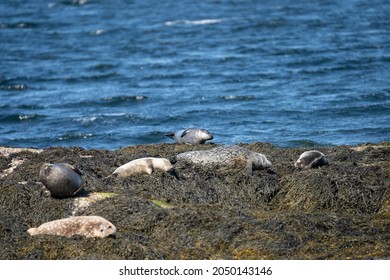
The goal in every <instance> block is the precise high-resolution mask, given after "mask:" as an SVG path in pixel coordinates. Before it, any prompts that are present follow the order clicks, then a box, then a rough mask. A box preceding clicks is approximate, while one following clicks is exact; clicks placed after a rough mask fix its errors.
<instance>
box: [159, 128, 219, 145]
mask: <svg viewBox="0 0 390 280" xmlns="http://www.w3.org/2000/svg"><path fill="white" fill-rule="evenodd" d="M165 136H167V137H169V138H172V139H173V140H174V141H175V142H176V143H186V144H204V143H205V142H206V141H207V140H212V139H213V138H214V137H213V135H212V134H211V133H210V132H209V131H208V130H206V129H199V128H188V129H185V130H178V131H175V132H171V133H167V134H165Z"/></svg>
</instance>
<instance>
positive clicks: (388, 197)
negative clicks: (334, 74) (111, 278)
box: [0, 142, 390, 259]
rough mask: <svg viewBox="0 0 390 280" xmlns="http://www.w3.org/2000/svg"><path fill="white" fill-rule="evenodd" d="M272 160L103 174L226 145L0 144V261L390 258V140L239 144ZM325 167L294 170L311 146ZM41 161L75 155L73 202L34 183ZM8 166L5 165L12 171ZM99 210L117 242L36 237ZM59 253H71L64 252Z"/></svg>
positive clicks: (69, 159) (71, 159)
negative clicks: (79, 180)
mask: <svg viewBox="0 0 390 280" xmlns="http://www.w3.org/2000/svg"><path fill="white" fill-rule="evenodd" d="M237 145H239V146H242V147H245V148H247V149H249V150H252V151H254V152H259V153H262V154H264V155H266V156H267V158H268V159H269V160H270V161H271V162H272V167H271V168H270V169H267V170H255V171H253V173H251V174H249V173H248V172H246V171H245V170H243V169H242V168H240V166H234V167H231V168H227V169H216V170H210V169H206V168H202V167H199V166H197V167H195V166H191V165H188V164H187V165H186V164H174V169H175V176H173V175H172V174H171V173H168V172H162V171H156V172H153V173H152V174H151V175H136V176H133V177H129V178H124V179H115V180H110V181H104V180H103V178H104V177H106V176H108V175H110V174H111V173H112V172H113V170H115V169H116V168H117V167H118V166H120V165H122V164H124V163H126V162H129V161H131V160H133V159H136V158H141V157H163V158H171V157H173V156H175V155H177V154H179V153H182V152H185V151H191V150H206V149H211V148H213V147H216V146H220V145H219V144H212V143H210V144H205V145H186V144H173V143H161V144H148V145H135V146H127V147H124V148H121V149H117V150H104V149H84V148H81V147H50V148H47V149H32V148H11V147H0V159H1V161H0V170H1V171H0V186H1V189H0V190H1V194H0V208H1V209H0V210H1V211H0V213H1V214H0V215H1V217H0V218H1V219H0V245H1V246H2V247H4V250H3V251H2V252H1V253H0V259H32V258H34V259H389V258H390V253H389V250H388V248H389V246H390V244H389V241H388V240H389V234H388V232H389V229H390V225H389V222H388V221H389V217H390V162H389V160H388V158H389V155H390V142H381V143H376V144H372V143H365V144H361V145H350V146H348V145H342V146H330V147H322V146H321V147H308V148H302V147H300V148H293V147H286V148H281V147H276V146H274V145H272V144H269V143H262V142H256V143H242V144H237ZM311 149H318V150H320V151H322V152H324V153H325V154H326V156H327V157H328V160H329V162H330V165H329V166H324V167H320V168H316V169H307V170H298V169H297V168H295V167H294V162H295V161H296V160H297V159H298V157H299V155H300V154H301V153H302V152H303V151H305V150H311ZM43 162H52V163H59V162H67V163H70V164H73V165H75V166H77V167H78V168H79V169H80V170H81V171H82V172H83V176H84V178H85V181H86V183H85V186H84V190H83V192H82V193H81V194H79V195H76V196H75V197H71V198H66V199H56V198H53V197H51V196H50V193H48V191H47V190H46V189H45V187H44V186H43V185H42V184H41V183H40V182H38V173H39V168H40V166H41V164H42V163H43ZM4 170H8V171H6V172H4ZM72 215H73V216H79V215H100V216H102V217H104V218H106V219H108V220H110V221H111V222H112V223H113V224H115V225H116V227H117V230H118V236H117V238H116V239H99V240H96V239H85V238H82V237H73V238H64V237H58V236H39V237H35V236H34V237H31V236H29V235H28V234H27V229H28V228H29V227H37V226H39V225H40V224H42V223H44V222H47V221H51V220H55V219H59V218H65V217H68V216H72ZM59 248H67V249H66V250H59Z"/></svg>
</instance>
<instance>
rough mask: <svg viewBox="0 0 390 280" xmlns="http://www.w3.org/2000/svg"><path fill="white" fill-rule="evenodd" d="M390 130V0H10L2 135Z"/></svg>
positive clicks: (2, 138) (29, 140)
mask: <svg viewBox="0 0 390 280" xmlns="http://www.w3.org/2000/svg"><path fill="white" fill-rule="evenodd" d="M189 127H198V128H205V129H208V130H209V131H210V132H211V133H212V134H213V135H214V139H213V142H214V143H224V144H236V143H249V142H268V143H271V144H274V145H276V146H280V147H297V146H318V145H319V146H321V145H324V146H328V145H329V146H331V145H354V144H360V143H367V142H371V143H379V142H382V141H389V140H390V1H388V0H369V1H368V0H347V1H336V0H321V1H320V0H317V1H313V0H312V1H304V0H294V1H293V0H291V1H288V0H285V1H284V0H231V1H222V0H205V1H201V0H200V1H193V0H182V1H179V0H178V1H160V0H150V1H147V0H142V1H141V0H113V1H106V0H90V1H88V0H63V1H61V0H47V1H46V0H34V1H22V0H0V146H13V147H35V148H46V147H51V146H80V147H83V148H103V149H117V148H121V147H125V146H129V145H140V144H154V143H172V140H171V139H170V138H168V137H166V136H165V135H164V134H165V133H168V132H172V131H175V130H179V129H185V128H189Z"/></svg>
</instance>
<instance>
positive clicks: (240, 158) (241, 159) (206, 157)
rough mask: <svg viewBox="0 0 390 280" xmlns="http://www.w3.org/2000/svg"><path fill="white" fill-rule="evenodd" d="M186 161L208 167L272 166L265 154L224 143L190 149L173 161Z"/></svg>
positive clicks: (256, 167)
mask: <svg viewBox="0 0 390 280" xmlns="http://www.w3.org/2000/svg"><path fill="white" fill-rule="evenodd" d="M179 161H182V162H185V163H188V164H195V165H202V166H204V167H207V168H220V167H228V166H237V165H244V166H245V167H246V168H247V169H248V171H253V170H261V169H266V168H269V167H271V166H272V164H271V162H270V161H269V160H268V159H267V157H266V156H265V155H263V154H260V153H256V152H253V151H251V150H248V149H246V148H243V147H240V146H237V145H232V146H230V145H224V146H220V147H216V148H213V149H210V150H202V151H190V152H184V153H180V154H178V155H176V156H175V157H173V158H172V162H179Z"/></svg>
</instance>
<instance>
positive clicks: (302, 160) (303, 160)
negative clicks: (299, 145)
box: [294, 150, 329, 169]
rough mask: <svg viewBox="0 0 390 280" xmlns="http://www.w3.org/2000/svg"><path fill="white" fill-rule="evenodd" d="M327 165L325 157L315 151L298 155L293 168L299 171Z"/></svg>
mask: <svg viewBox="0 0 390 280" xmlns="http://www.w3.org/2000/svg"><path fill="white" fill-rule="evenodd" d="M324 165H329V162H328V159H327V158H326V156H325V155H324V154H323V153H321V152H320V151H317V150H311V151H306V152H304V153H302V154H301V155H300V157H299V158H298V160H297V161H296V162H295V164H294V166H295V167H297V168H301V169H307V168H316V167H320V166H324Z"/></svg>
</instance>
